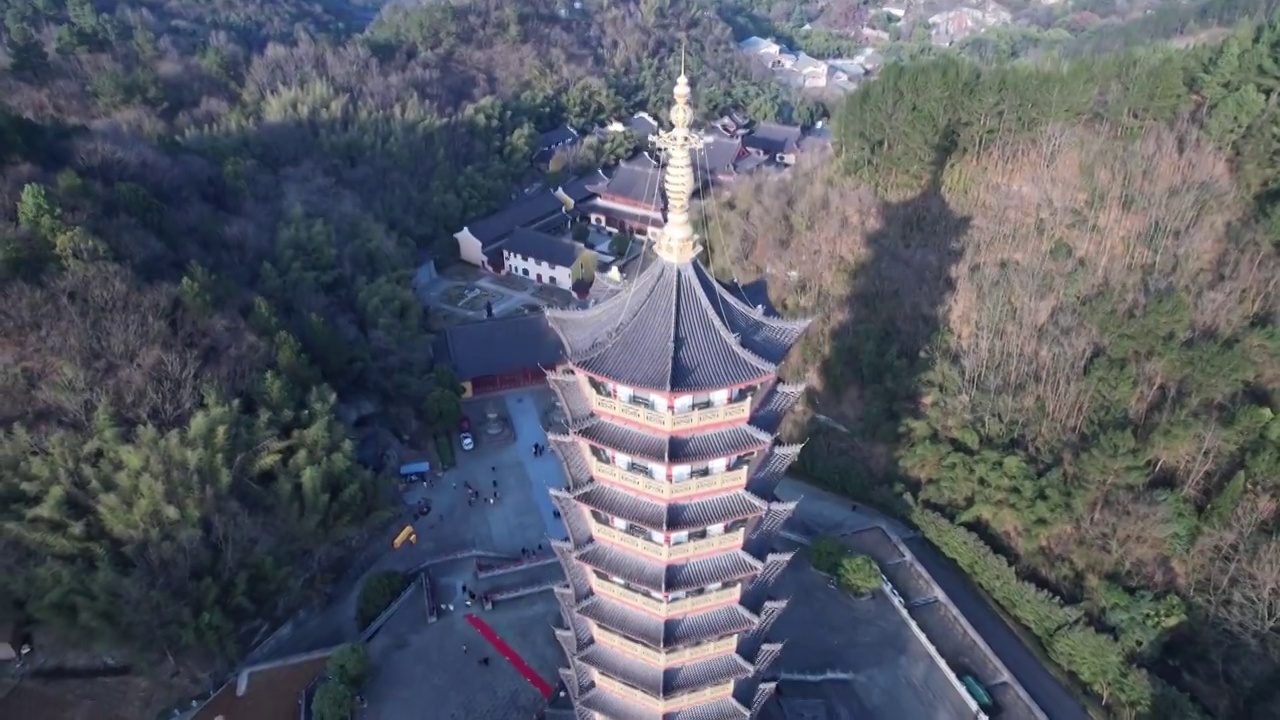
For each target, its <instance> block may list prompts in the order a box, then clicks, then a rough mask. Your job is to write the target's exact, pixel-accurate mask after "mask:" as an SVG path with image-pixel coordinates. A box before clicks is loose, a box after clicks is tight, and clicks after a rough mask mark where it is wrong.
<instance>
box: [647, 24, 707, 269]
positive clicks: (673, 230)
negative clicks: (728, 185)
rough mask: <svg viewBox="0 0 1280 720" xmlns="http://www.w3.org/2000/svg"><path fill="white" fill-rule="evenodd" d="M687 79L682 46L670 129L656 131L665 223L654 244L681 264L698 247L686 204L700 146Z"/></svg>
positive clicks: (664, 256)
mask: <svg viewBox="0 0 1280 720" xmlns="http://www.w3.org/2000/svg"><path fill="white" fill-rule="evenodd" d="M690 94H692V93H691V90H690V89H689V78H688V77H686V76H685V74H684V49H683V47H682V48H681V50H680V77H679V78H677V79H676V86H675V90H674V91H673V92H672V96H673V97H674V98H675V103H674V104H673V105H672V106H671V129H670V130H668V131H666V132H661V133H658V137H657V139H656V141H655V142H656V143H657V145H658V147H659V148H661V149H662V150H663V152H664V153H665V154H666V166H665V168H664V171H663V176H662V187H663V190H665V191H666V195H667V223H666V225H665V226H664V227H663V228H662V235H661V236H660V237H659V239H658V242H657V243H656V245H655V248H654V251H655V252H656V253H657V254H658V257H660V258H662V259H663V260H666V261H667V262H673V263H683V262H688V261H690V260H692V259H694V258H695V257H697V256H698V253H699V252H700V251H701V248H700V247H699V246H698V239H697V238H696V237H695V236H694V234H693V222H692V221H691V220H690V219H689V204H690V202H691V201H692V200H693V192H694V189H695V188H694V185H695V182H696V177H695V175H694V172H693V153H694V152H695V151H697V150H700V149H701V148H702V137H701V136H699V135H697V134H695V133H694V132H692V131H691V130H690V129H689V128H690V126H691V125H692V124H693V108H691V107H689V96H690Z"/></svg>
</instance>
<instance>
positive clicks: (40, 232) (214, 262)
mask: <svg viewBox="0 0 1280 720" xmlns="http://www.w3.org/2000/svg"><path fill="white" fill-rule="evenodd" d="M558 10H559V8H558V5H557V4H556V3H554V2H552V1H551V0H536V1H535V2H526V3H520V4H519V5H518V6H513V5H512V4H510V3H503V2H497V1H496V0H486V1H481V2H471V3H465V4H458V5H450V4H439V3H437V4H431V5H425V6H420V7H415V8H404V7H397V8H388V9H386V11H385V12H382V13H381V14H378V15H376V17H375V15H374V14H373V13H372V12H370V11H369V10H368V4H367V3H364V4H360V5H351V4H347V3H342V2H321V3H311V2H293V1H292V0H286V1H284V2H270V3H263V2H259V1H257V0H226V1H224V2H219V3H214V4H211V3H206V2H195V1H194V0H193V1H189V2H188V1H181V0H180V1H177V2H175V1H173V0H167V1H166V2H156V1H154V0H120V1H116V0H103V1H97V0H93V1H91V0H0V14H2V15H3V18H4V25H3V28H2V29H0V39H2V40H3V49H4V53H3V57H2V58H0V59H2V61H3V65H4V68H5V72H3V73H0V97H2V98H3V104H2V105H3V106H2V107H0V160H2V164H0V308H2V309H0V359H3V363H2V364H0V369H2V370H0V569H3V572H4V574H5V577H7V578H9V579H10V581H9V582H8V583H7V584H6V586H5V588H4V589H3V593H5V596H0V615H3V616H4V617H0V620H3V619H6V618H7V617H8V616H12V615H17V616H18V617H19V618H20V619H22V620H23V622H24V623H26V624H27V625H28V626H29V627H34V628H35V632H36V633H37V638H38V643H39V645H40V647H41V650H42V654H43V657H45V658H56V656H57V653H58V652H59V651H64V650H65V651H66V652H67V653H68V655H67V657H68V658H70V660H69V662H72V663H73V664H76V665H88V666H97V665H100V664H102V663H103V662H106V660H104V658H112V660H111V661H110V662H111V663H112V664H114V663H120V662H128V663H131V664H133V666H134V667H136V668H147V669H148V672H147V673H145V674H146V675H148V676H153V677H149V679H151V680H154V681H155V683H153V685H152V686H151V687H150V688H148V689H145V690H144V689H138V690H136V691H135V690H130V691H128V692H126V693H124V694H125V695H126V696H127V697H128V701H127V702H122V701H120V700H119V695H120V693H118V692H117V693H116V694H115V695H112V696H111V699H110V701H109V702H110V703H111V704H112V706H113V707H117V709H118V710H119V711H120V712H121V713H123V714H125V715H127V716H130V717H142V716H151V715H152V714H154V713H155V712H157V711H159V710H161V709H162V707H163V706H164V705H166V704H168V703H172V702H173V701H174V700H175V699H181V695H182V694H183V693H188V692H194V691H196V690H201V689H203V688H204V687H205V686H206V685H207V683H208V682H210V678H213V677H217V675H216V673H218V672H219V671H220V670H221V668H223V667H225V666H226V664H227V663H228V662H230V661H232V660H234V659H236V658H238V657H239V656H240V655H241V654H242V653H243V652H244V651H245V650H246V648H247V645H248V644H249V643H251V642H252V641H253V639H254V638H255V637H256V636H257V634H258V633H259V631H261V630H262V629H263V628H264V627H265V626H267V625H269V624H271V623H274V622H277V621H278V620H279V619H280V618H281V617H283V616H284V615H286V614H287V613H291V612H293V611H294V610H295V609H297V608H298V607H299V606H300V605H301V604H303V603H306V602H308V601H311V600H319V599H322V598H323V597H324V595H325V591H326V588H327V586H328V584H329V583H330V581H331V579H332V578H333V577H334V576H335V574H336V573H338V572H340V571H341V569H342V565H343V562H344V561H346V559H347V558H349V557H350V555H351V550H352V548H353V547H356V546H358V545H360V544H362V542H363V540H364V538H365V536H366V534H367V533H368V532H369V531H371V530H373V529H376V528H377V527H378V526H379V523H380V522H381V521H382V520H383V519H384V518H385V516H386V514H385V512H384V510H385V509H386V508H387V499H386V498H385V497H384V494H385V492H386V491H385V485H384V484H383V483H380V482H377V481H375V479H374V477H373V475H372V474H371V473H369V472H368V471H367V470H366V469H364V467H363V466H362V465H361V464H360V463H359V462H358V458H357V447H358V446H359V443H360V441H363V440H365V439H367V438H369V437H386V436H388V435H394V436H396V437H401V438H407V437H412V436H415V435H416V434H420V433H422V432H429V431H430V430H431V429H432V427H431V424H430V423H429V422H428V421H429V420H435V422H436V423H437V424H441V423H444V424H449V423H448V421H444V420H441V418H446V417H448V416H449V413H448V412H445V410H447V406H448V405H449V404H450V402H451V401H450V400H449V399H448V397H447V396H448V394H449V393H451V392H453V391H454V389H456V388H455V387H453V386H451V384H450V382H449V381H448V379H447V378H444V377H439V378H433V376H432V367H431V353H430V344H431V337H430V334H429V332H428V318H427V317H425V311H424V310H423V308H422V306H421V304H420V303H419V301H418V299H417V298H416V297H415V295H414V290H413V287H412V277H413V275H414V272H415V271H416V269H417V266H418V264H419V262H420V261H421V259H422V258H424V257H432V256H433V255H434V257H435V259H436V261H437V262H438V263H439V264H441V265H444V264H447V263H448V262H450V260H451V257H452V255H453V254H454V253H455V252H456V245H455V243H454V242H453V241H452V237H451V235H452V233H453V232H455V231H456V230H457V229H458V228H459V227H461V226H462V225H463V224H464V223H465V221H466V219H468V218H472V217H475V216H477V215H482V214H484V213H487V212H490V211H492V210H493V209H495V208H497V207H499V206H500V205H501V204H502V203H503V202H505V200H506V199H507V198H508V197H509V196H510V194H511V193H512V192H513V191H515V190H517V189H519V188H521V187H524V186H525V185H527V184H528V183H529V182H530V181H532V180H535V179H541V178H539V177H537V176H536V174H535V173H534V171H533V169H532V168H531V167H530V163H529V158H530V156H531V154H532V153H531V143H533V142H535V141H536V138H537V134H538V133H539V132H540V131H545V130H549V129H551V128H553V127H556V126H557V125H558V124H560V123H563V122H572V123H574V124H575V125H577V126H579V127H582V128H585V127H586V126H589V125H590V124H591V123H594V122H599V121H603V120H606V119H607V118H608V117H609V116H610V115H611V114H613V113H615V112H619V111H622V110H624V109H625V110H628V111H636V110H641V109H652V110H657V109H658V104H657V103H658V102H659V101H660V99H661V98H665V97H666V96H668V95H669V92H670V87H669V85H670V76H671V72H672V62H673V58H677V57H679V52H680V48H681V46H682V44H683V45H685V46H686V47H687V50H688V58H689V64H690V69H691V71H697V72H698V73H699V74H700V76H701V77H703V78H705V80H703V81H701V87H700V89H701V90H702V91H703V93H704V97H705V98H707V100H706V102H707V103H709V104H711V105H712V106H715V105H726V104H740V105H743V106H750V107H752V108H753V111H754V112H758V113H760V115H761V116H762V117H778V116H780V114H781V113H784V112H785V113H790V112H793V111H795V109H796V108H797V107H803V104H802V103H801V102H800V101H799V100H798V99H796V98H792V97H789V96H788V95H786V94H785V93H784V92H783V91H781V90H780V89H778V88H769V87H757V86H755V85H753V84H749V83H746V82H744V81H743V80H744V79H745V78H747V77H748V75H747V71H746V68H745V66H742V65H740V64H739V63H738V61H737V60H736V59H735V58H734V56H733V44H732V38H731V36H730V34H729V30H728V28H727V26H725V25H724V24H723V23H720V22H719V21H718V20H716V19H715V18H714V16H710V15H703V14H700V13H699V11H698V9H697V8H690V7H685V6H683V5H679V4H677V6H675V7H667V6H666V4H652V3H650V4H645V5H644V6H636V5H632V4H627V3H619V4H616V5H614V6H611V7H610V8H608V9H605V10H601V11H600V12H596V13H593V14H590V15H586V14H582V15H580V16H579V15H575V16H572V17H561V16H560V13H559V12H558ZM366 25H368V27H366ZM713 98H718V99H715V100H714V103H713V102H712V99H713ZM807 112H809V113H810V114H813V113H814V112H815V109H814V108H812V107H809V108H808V110H807ZM597 150H598V151H599V152H601V153H602V154H607V153H608V152H613V150H611V149H609V148H603V149H601V148H597ZM442 391H443V392H442ZM452 405H453V406H454V407H455V408H456V401H452ZM451 426H452V425H451V424H450V427H451ZM371 454H372V456H373V459H374V460H375V461H376V459H377V455H378V452H377V450H376V446H375V449H374V451H373V452H372V453H371ZM362 455H363V459H364V460H366V461H367V460H369V457H368V456H369V455H370V453H367V452H365V453H362ZM54 662H56V659H55V660H54ZM210 673H212V675H211V674H210ZM175 696H176V697H175ZM98 701H99V702H108V700H107V699H106V696H102V697H98ZM130 703H132V704H130Z"/></svg>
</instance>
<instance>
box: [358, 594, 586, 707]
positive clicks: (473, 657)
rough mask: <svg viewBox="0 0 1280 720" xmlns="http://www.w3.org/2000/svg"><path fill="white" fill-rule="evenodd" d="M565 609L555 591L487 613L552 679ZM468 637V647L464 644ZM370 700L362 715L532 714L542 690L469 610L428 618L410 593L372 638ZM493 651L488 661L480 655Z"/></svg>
mask: <svg viewBox="0 0 1280 720" xmlns="http://www.w3.org/2000/svg"><path fill="white" fill-rule="evenodd" d="M558 615H559V611H558V610H557V609H556V604H555V600H554V598H553V597H552V596H551V594H550V593H542V594H539V595H533V596H530V597H527V598H522V599H520V600H513V601H510V602H505V603H500V604H499V605H497V606H495V607H494V609H493V610H491V611H487V612H485V613H484V614H483V617H484V620H485V621H486V622H487V623H489V625H491V626H492V627H493V629H494V630H495V631H497V633H498V635H499V636H500V637H501V638H502V639H503V640H504V641H506V643H507V644H508V645H510V646H511V648H512V649H513V650H515V651H516V652H517V653H518V654H519V655H520V657H521V658H522V659H523V660H524V661H525V662H526V663H528V664H529V666H530V667H532V668H533V670H534V671H536V672H537V673H538V674H539V675H540V676H542V678H543V679H544V680H545V681H547V682H548V683H551V684H554V683H555V681H556V669H557V668H558V667H559V666H560V665H561V663H563V653H562V651H561V650H560V645H559V644H558V643H556V641H555V638H554V637H553V636H552V634H551V622H552V619H553V618H554V617H556V616H558ZM463 645H466V651H465V652H464V651H463ZM369 654H370V658H371V659H372V661H373V671H372V673H371V679H370V680H369V682H368V683H367V685H366V686H365V688H364V691H363V692H364V696H365V699H366V700H367V701H368V707H366V708H364V709H363V710H362V711H361V712H360V714H359V715H358V717H357V720H411V719H413V720H416V719H418V718H421V719H422V720H529V719H531V718H534V717H535V716H536V714H537V712H538V711H539V710H540V709H541V708H542V707H543V706H544V705H545V703H546V701H545V700H544V699H543V697H542V695H541V694H540V693H539V692H538V691H537V690H536V689H534V687H533V686H532V685H530V684H529V682H528V681H527V680H526V679H525V678H524V677H522V676H521V675H520V673H519V672H517V671H516V669H515V668H514V667H512V665H511V664H510V663H508V662H507V661H506V660H505V659H503V658H502V656H501V655H499V654H498V653H497V652H496V651H495V650H494V649H493V647H492V646H491V645H490V644H489V643H488V642H486V641H485V640H484V638H482V637H481V636H480V634H479V633H478V632H476V630H475V629H474V628H473V627H471V626H470V625H469V624H468V623H467V622H466V620H465V619H464V618H463V616H462V613H460V612H455V613H452V614H447V615H445V616H443V617H441V618H440V620H439V621H437V622H435V623H432V624H430V625H428V624H427V620H426V611H425V609H424V606H423V603H422V602H421V597H420V596H417V597H414V598H411V600H410V601H409V602H406V603H405V605H403V606H401V609H400V610H399V611H398V612H396V614H395V615H394V616H393V617H392V618H391V620H390V621H389V622H388V623H387V624H386V625H385V626H384V627H383V628H382V630H381V631H379V632H378V634H377V635H376V636H375V637H374V638H373V640H372V642H370V644H369ZM485 657H487V658H489V664H488V665H487V666H486V665H482V664H481V663H480V660H481V658H485Z"/></svg>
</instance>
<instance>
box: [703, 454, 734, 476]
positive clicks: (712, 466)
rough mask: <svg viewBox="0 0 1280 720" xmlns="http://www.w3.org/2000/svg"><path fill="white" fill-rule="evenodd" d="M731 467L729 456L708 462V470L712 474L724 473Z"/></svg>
mask: <svg viewBox="0 0 1280 720" xmlns="http://www.w3.org/2000/svg"><path fill="white" fill-rule="evenodd" d="M728 469H729V458H716V459H715V460H712V461H711V462H709V463H707V471H708V472H710V473H711V474H712V475H715V474H717V473H722V472H724V471H726V470H728Z"/></svg>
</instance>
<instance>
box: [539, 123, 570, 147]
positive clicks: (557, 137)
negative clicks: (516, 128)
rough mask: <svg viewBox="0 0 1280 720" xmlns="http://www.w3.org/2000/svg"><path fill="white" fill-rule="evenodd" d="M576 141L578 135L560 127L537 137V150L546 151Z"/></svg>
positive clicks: (568, 128) (566, 127)
mask: <svg viewBox="0 0 1280 720" xmlns="http://www.w3.org/2000/svg"><path fill="white" fill-rule="evenodd" d="M577 139H578V133H577V132H575V131H574V129H573V128H571V127H568V126H564V125H562V126H560V127H558V128H556V129H555V130H548V131H547V132H544V133H542V135H540V136H539V137H538V148H539V149H541V150H546V149H548V148H553V147H556V146H559V145H564V144H566V143H571V142H573V141H574V140H577Z"/></svg>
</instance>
